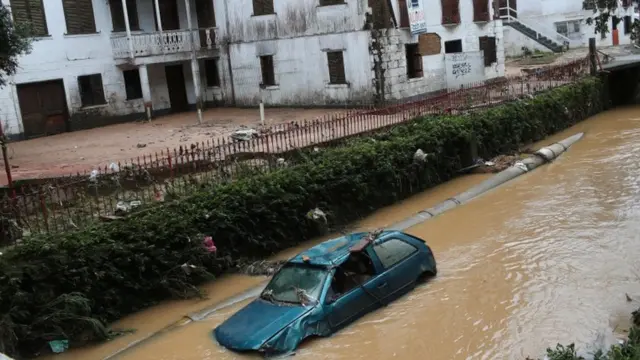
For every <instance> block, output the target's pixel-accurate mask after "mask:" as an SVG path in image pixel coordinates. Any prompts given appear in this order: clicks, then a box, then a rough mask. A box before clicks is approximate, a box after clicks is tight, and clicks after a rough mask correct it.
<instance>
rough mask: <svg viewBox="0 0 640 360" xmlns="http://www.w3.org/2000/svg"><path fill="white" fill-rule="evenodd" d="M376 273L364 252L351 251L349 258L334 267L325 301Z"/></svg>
mask: <svg viewBox="0 0 640 360" xmlns="http://www.w3.org/2000/svg"><path fill="white" fill-rule="evenodd" d="M375 275H376V270H375V267H374V265H373V261H371V258H370V257H369V256H368V255H367V254H366V253H365V252H356V253H352V254H351V255H350V256H349V259H348V260H347V261H346V262H345V263H344V264H342V265H340V266H339V267H337V268H336V272H335V274H334V275H333V279H332V281H331V286H330V287H329V291H328V292H327V296H326V299H327V302H329V303H332V302H335V301H336V300H338V299H339V298H341V297H342V296H343V295H345V294H347V293H348V292H350V291H351V290H353V289H355V288H357V287H359V286H360V285H362V284H364V283H366V282H367V281H369V280H370V279H371V278H372V277H374V276H375Z"/></svg>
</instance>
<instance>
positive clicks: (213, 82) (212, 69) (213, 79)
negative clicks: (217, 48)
mask: <svg viewBox="0 0 640 360" xmlns="http://www.w3.org/2000/svg"><path fill="white" fill-rule="evenodd" d="M204 73H205V76H206V80H207V86H208V87H214V86H220V73H219V72H218V59H206V60H205V61H204Z"/></svg>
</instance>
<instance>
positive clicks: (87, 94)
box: [78, 74, 107, 106]
mask: <svg viewBox="0 0 640 360" xmlns="http://www.w3.org/2000/svg"><path fill="white" fill-rule="evenodd" d="M78 86H79V87H80V99H81V101H82V106H94V105H104V104H106V103H107V101H106V100H105V98H104V89H103V88H102V75H100V74H93V75H84V76H78Z"/></svg>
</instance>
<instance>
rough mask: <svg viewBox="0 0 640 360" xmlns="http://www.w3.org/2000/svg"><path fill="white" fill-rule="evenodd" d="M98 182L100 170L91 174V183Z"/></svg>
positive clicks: (92, 171)
mask: <svg viewBox="0 0 640 360" xmlns="http://www.w3.org/2000/svg"><path fill="white" fill-rule="evenodd" d="M96 180H98V170H95V169H94V170H91V174H89V181H96Z"/></svg>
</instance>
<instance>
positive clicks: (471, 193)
mask: <svg viewBox="0 0 640 360" xmlns="http://www.w3.org/2000/svg"><path fill="white" fill-rule="evenodd" d="M583 136H584V133H578V134H576V135H573V136H571V137H568V138H566V139H564V140H562V141H559V142H557V143H555V144H552V145H549V146H546V147H543V148H541V149H540V150H538V151H536V152H535V153H534V154H533V156H531V157H528V158H526V159H523V160H522V161H519V162H517V163H516V164H515V165H514V166H511V167H509V168H508V169H505V170H504V171H501V172H499V173H498V174H496V175H494V176H493V177H491V178H489V179H487V180H485V181H484V182H482V183H480V184H479V185H476V186H474V187H472V188H471V189H469V190H467V191H465V192H463V193H461V194H458V195H457V196H454V197H452V198H449V199H447V200H445V201H443V202H441V203H440V204H438V205H436V206H434V207H431V208H428V209H424V210H422V211H419V212H418V213H417V214H416V215H414V216H412V217H410V218H408V219H405V220H403V221H400V222H398V223H396V224H394V225H391V226H390V227H388V228H387V230H397V231H404V230H406V229H408V228H410V227H412V226H415V225H418V224H420V223H422V222H425V221H427V220H429V219H431V218H433V217H436V216H438V215H440V214H442V213H444V212H446V211H449V210H451V209H453V208H455V207H457V206H460V205H462V204H464V203H466V202H469V201H471V200H473V199H475V198H477V197H479V196H481V195H483V194H485V193H486V192H488V191H490V190H493V189H495V188H496V187H498V186H500V185H502V184H504V183H506V182H507V181H509V180H513V179H515V178H517V177H518V176H520V175H523V174H525V173H527V172H529V171H531V170H533V169H535V168H537V167H539V166H541V165H543V164H546V163H548V162H551V161H553V160H555V159H557V158H558V157H559V156H560V155H562V154H563V153H564V152H565V151H567V150H568V149H569V147H570V146H571V145H573V144H575V143H576V142H578V141H579V140H580V139H582V137H583ZM267 283H268V281H265V282H264V283H262V284H260V285H258V286H256V287H253V288H251V289H249V290H247V291H245V292H242V293H240V294H237V295H235V296H232V297H230V298H229V299H227V300H225V301H224V302H222V303H220V304H218V305H216V306H214V307H210V308H207V309H203V310H201V311H199V312H195V313H191V314H188V315H187V316H185V317H184V318H183V319H182V320H180V321H178V322H176V323H173V324H171V325H169V326H167V327H165V328H164V329H162V330H160V331H157V332H155V333H152V334H149V336H147V337H145V338H143V339H140V340H138V341H136V342H133V343H131V344H129V345H128V346H126V347H125V348H123V349H120V350H118V351H116V352H115V353H113V354H111V355H110V356H107V357H106V358H105V359H104V360H109V359H113V358H115V357H117V356H120V355H122V354H123V353H124V352H126V351H128V350H131V349H132V348H133V347H135V346H137V345H139V344H140V343H142V342H145V341H148V340H150V339H152V338H155V337H158V336H159V335H162V334H165V333H167V332H169V331H171V330H173V329H176V328H178V327H182V326H184V325H187V324H189V323H190V322H192V321H201V320H204V319H206V318H207V317H209V316H211V314H213V313H215V312H217V311H220V310H222V309H224V308H227V307H229V306H232V305H235V304H237V303H239V302H242V301H245V300H248V299H251V298H255V297H258V296H259V295H260V293H261V292H262V290H263V289H264V288H265V287H266V286H267Z"/></svg>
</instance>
